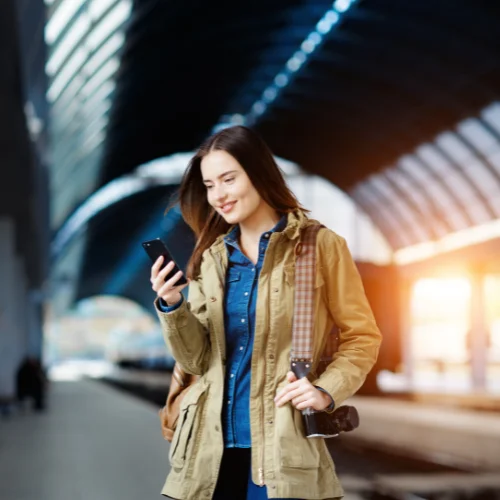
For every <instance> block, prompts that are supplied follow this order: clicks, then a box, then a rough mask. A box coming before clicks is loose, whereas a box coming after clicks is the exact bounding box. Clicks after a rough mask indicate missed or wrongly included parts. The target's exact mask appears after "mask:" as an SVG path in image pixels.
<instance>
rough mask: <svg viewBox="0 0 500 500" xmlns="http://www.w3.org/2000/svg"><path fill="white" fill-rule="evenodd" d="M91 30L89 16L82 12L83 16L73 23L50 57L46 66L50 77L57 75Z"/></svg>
mask: <svg viewBox="0 0 500 500" xmlns="http://www.w3.org/2000/svg"><path fill="white" fill-rule="evenodd" d="M89 28H90V19H89V17H88V16H87V14H85V13H84V12H82V14H81V15H80V16H79V17H78V19H77V20H76V21H75V22H74V23H73V25H72V26H71V28H70V29H69V30H68V32H67V33H66V35H65V36H64V37H63V39H62V40H61V41H60V42H59V43H58V44H57V48H56V49H55V50H54V52H53V53H52V55H51V56H50V59H49V61H48V63H47V66H46V69H47V74H48V75H50V76H52V75H54V74H55V73H57V71H58V70H59V68H60V67H61V65H62V64H63V62H64V61H65V60H66V58H67V57H68V55H69V54H70V53H71V51H72V50H73V49H74V48H75V47H76V45H77V44H78V42H80V40H81V39H82V37H83V36H84V35H85V33H87V31H88V30H89Z"/></svg>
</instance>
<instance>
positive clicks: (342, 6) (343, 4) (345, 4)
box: [333, 0, 352, 12]
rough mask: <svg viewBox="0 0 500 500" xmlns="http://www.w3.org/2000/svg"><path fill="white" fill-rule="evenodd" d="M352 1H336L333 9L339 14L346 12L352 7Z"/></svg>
mask: <svg viewBox="0 0 500 500" xmlns="http://www.w3.org/2000/svg"><path fill="white" fill-rule="evenodd" d="M351 3H352V2H351V0H336V1H335V2H333V8H334V9H335V10H336V11H337V12H345V11H346V10H347V9H348V8H349V7H350V6H351Z"/></svg>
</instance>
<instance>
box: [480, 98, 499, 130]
mask: <svg viewBox="0 0 500 500" xmlns="http://www.w3.org/2000/svg"><path fill="white" fill-rule="evenodd" d="M481 117H482V118H483V120H484V121H485V122H486V123H488V125H490V126H491V128H493V129H494V130H496V131H497V132H498V133H499V134H500V102H494V103H493V104H490V105H489V106H488V107H487V108H486V109H484V110H483V112H482V113H481Z"/></svg>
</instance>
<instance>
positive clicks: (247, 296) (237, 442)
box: [161, 215, 334, 448]
mask: <svg viewBox="0 0 500 500" xmlns="http://www.w3.org/2000/svg"><path fill="white" fill-rule="evenodd" d="M286 224H287V217H286V215H285V216H283V217H282V218H281V219H280V221H279V222H278V223H277V224H276V226H274V228H273V229H271V231H268V232H266V233H263V234H262V235H261V237H260V241H259V254H258V260H257V263H256V264H255V265H254V264H253V262H252V261H251V260H250V259H249V258H248V257H246V256H245V255H244V254H243V252H242V251H241V250H240V247H239V245H238V238H239V234H240V229H239V226H235V228H234V229H233V230H232V231H231V232H230V233H229V234H228V235H227V236H225V238H224V243H225V245H226V250H227V252H228V268H227V272H226V288H225V294H224V329H225V335H226V359H227V364H226V374H225V382H224V402H223V408H222V425H223V430H224V444H225V447H226V448H250V447H251V436H250V377H251V361H252V351H253V341H254V331H255V308H256V304H257V288H258V282H259V276H260V271H261V269H262V263H263V262H264V256H265V254H266V250H267V247H268V244H269V237H270V235H271V233H273V232H280V231H282V230H283V229H285V227H286ZM180 304H182V300H181V301H179V303H178V304H175V305H173V306H166V305H164V304H161V308H162V310H163V311H165V312H171V311H173V310H175V309H176V308H177V307H179V306H180ZM325 392H326V391H325ZM333 405H334V403H332V405H331V407H332V408H333Z"/></svg>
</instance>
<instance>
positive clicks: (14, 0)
mask: <svg viewBox="0 0 500 500" xmlns="http://www.w3.org/2000/svg"><path fill="white" fill-rule="evenodd" d="M499 26H500V5H499V4H497V3H496V2H493V1H489V0H474V1H465V0H432V1H431V0H421V1H418V2H416V1H408V0H407V1H405V0H334V1H333V2H332V1H331V0H328V1H327V0H267V1H264V0H254V1H253V2H242V1H235V0H233V1H229V0H213V1H210V2H208V1H200V0H185V1H177V2H172V1H167V0H2V2H0V499H1V500H27V499H32V498H37V499H39V500H76V499H82V500H83V499H92V500H115V499H116V500H118V499H119V500H139V499H140V500H148V499H153V498H161V491H162V485H163V483H164V481H165V476H166V474H167V473H168V471H169V470H170V467H171V464H170V461H169V446H170V445H169V443H168V442H167V441H165V440H164V439H163V437H162V434H161V429H160V423H159V419H158V410H159V409H160V408H161V407H162V406H163V404H164V402H165V398H166V396H167V393H168V389H169V385H170V381H171V377H172V370H173V366H174V363H175V359H174V357H173V356H172V353H171V352H170V351H169V350H168V348H167V346H166V345H165V341H164V338H163V335H162V331H161V326H160V322H159V321H158V317H157V314H156V312H155V307H154V299H155V296H156V295H155V293H154V292H153V290H152V289H151V282H150V268H151V262H150V260H149V258H148V256H147V255H146V253H145V252H144V250H143V248H142V246H141V242H144V241H146V240H152V239H154V238H160V239H162V240H163V241H164V242H165V243H166V245H167V246H168V248H169V249H170V250H171V252H172V255H173V257H174V258H175V260H176V262H177V263H178V264H179V266H180V267H181V268H182V269H185V267H186V266H187V263H188V260H189V258H190V256H191V254H192V252H193V250H194V248H195V244H196V239H195V236H194V234H193V232H192V231H191V229H190V227H189V226H188V225H187V224H186V222H185V221H184V220H183V218H182V214H181V211H180V208H179V205H178V204H173V200H175V196H176V194H177V191H178V188H179V185H180V183H181V180H182V178H183V175H184V172H185V171H186V168H187V166H188V164H189V161H190V159H191V158H192V156H193V155H194V153H195V151H196V149H197V148H198V146H199V145H200V144H201V143H202V142H203V141H204V140H205V139H206V138H207V137H208V136H210V135H211V134H213V133H216V132H218V131H220V130H224V129H225V128H227V127H231V126H236V125H243V126H246V127H249V128H251V129H253V130H255V131H256V132H258V133H259V134H260V135H261V136H262V138H263V139H264V140H265V141H266V143H267V144H268V145H269V146H270V148H271V150H272V152H273V154H274V156H275V160H276V162H277V164H278V166H279V167H280V169H281V171H282V173H283V175H284V177H285V180H286V182H287V184H288V186H289V187H290V189H291V190H292V191H293V193H294V194H295V196H296V197H297V199H298V200H299V202H300V203H301V204H302V205H303V206H304V207H306V208H307V209H309V210H310V211H311V213H310V216H311V217H312V218H314V219H317V220H318V221H320V222H321V223H322V224H324V225H325V226H327V227H328V228H330V229H332V230H333V231H335V232H336V233H338V234H339V235H341V236H342V237H343V238H345V239H346V241H347V245H348V247H349V250H350V252H351V255H352V256H353V258H354V260H355V262H356V265H357V268H358V271H359V273H360V275H361V278H362V281H363V285H364V289H365V293H366V296H367V298H368V301H369V303H370V306H371V308H372V310H373V313H374V315H375V318H376V321H377V324H378V327H379V328H380V331H381V333H382V337H383V340H382V344H381V347H380V352H379V356H378V359H377V361H376V363H375V366H374V367H373V369H372V370H371V372H370V373H369V375H368V376H367V378H366V381H365V382H364V384H363V386H362V387H361V388H360V390H359V391H358V392H357V393H356V394H355V395H354V396H353V397H352V398H350V400H349V402H350V404H351V403H352V404H353V405H354V406H355V407H356V408H357V410H358V412H359V415H360V422H361V423H360V426H359V428H357V429H355V430H354V431H353V432H346V433H342V434H341V435H340V436H338V437H335V438H331V439H328V440H327V446H328V449H329V451H330V453H331V455H332V457H333V460H334V463H335V467H336V470H337V473H338V476H339V479H340V481H341V484H342V485H343V488H344V491H345V497H344V498H345V499H346V500H361V499H375V498H376V499H401V500H403V499H404V500H419V499H432V500H438V499H439V500H440V499H443V500H444V499H446V500H448V499H455V498H456V499H471V500H472V499H478V500H479V499H481V500H487V499H500V29H499ZM169 206H172V208H171V210H169V211H168V212H166V208H167V207H169ZM186 292H187V296H188V294H189V290H188V289H186ZM30 370H32V371H33V370H35V371H36V373H37V374H38V376H39V378H40V379H43V382H42V383H41V387H42V388H41V389H40V391H39V393H38V394H28V397H22V396H23V395H22V394H20V389H19V385H20V380H21V379H22V376H23V375H22V374H23V373H26V372H29V371H30ZM21 392H22V391H21ZM35 392H36V391H35ZM163 498H164V497H163ZM204 498H208V497H204ZM179 500H181V499H179ZM235 500H245V499H239V498H235ZM325 500H326V499H325Z"/></svg>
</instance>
